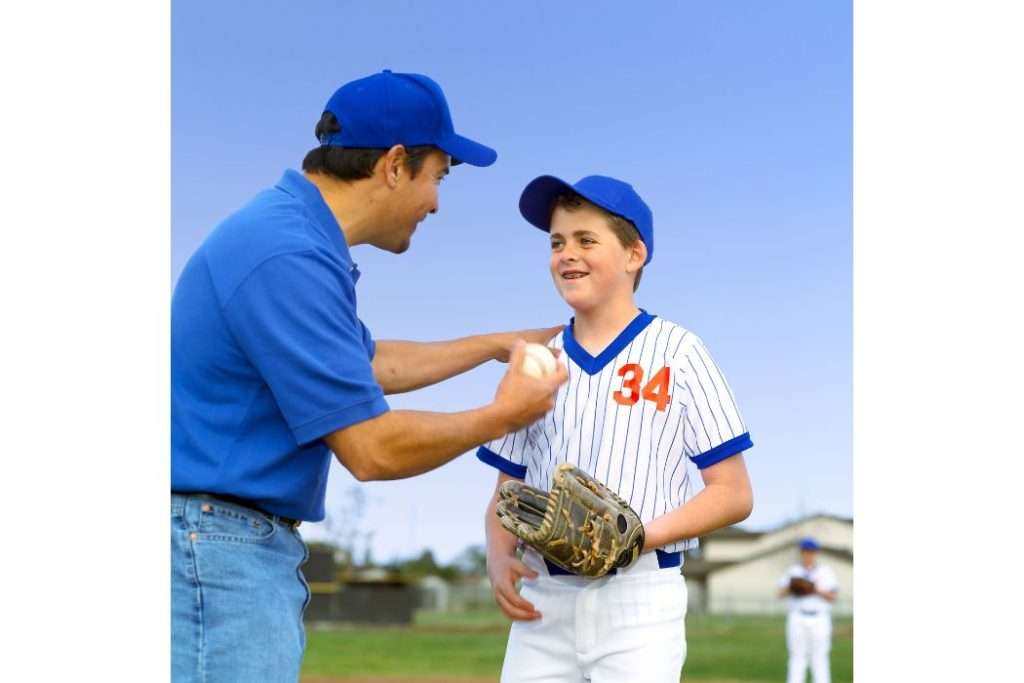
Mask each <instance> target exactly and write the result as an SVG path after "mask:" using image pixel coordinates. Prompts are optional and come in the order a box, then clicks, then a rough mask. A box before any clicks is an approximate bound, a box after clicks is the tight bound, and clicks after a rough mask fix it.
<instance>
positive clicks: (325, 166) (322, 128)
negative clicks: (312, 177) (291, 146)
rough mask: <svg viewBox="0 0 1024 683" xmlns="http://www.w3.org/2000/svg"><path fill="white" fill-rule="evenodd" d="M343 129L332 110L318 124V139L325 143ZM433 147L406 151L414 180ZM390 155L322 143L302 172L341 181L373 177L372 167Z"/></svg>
mask: <svg viewBox="0 0 1024 683" xmlns="http://www.w3.org/2000/svg"><path fill="white" fill-rule="evenodd" d="M340 130H341V124H339V123H338V119H337V118H336V117H335V116H334V114H332V113H331V112H329V111H325V112H324V114H323V116H321V117H320V121H319V122H318V123H317V124H316V139H317V140H320V141H323V140H324V139H325V138H326V137H327V136H328V135H329V134H331V133H337V132H338V131H340ZM433 149H437V148H436V147H434V146H433V145H418V146H415V147H406V148H405V166H406V168H408V169H409V175H410V176H411V177H413V178H415V177H416V175H417V174H418V173H419V172H420V169H422V168H423V160H424V159H426V158H427V155H428V154H429V153H430V151H431V150H433ZM386 153H387V150H386V149H380V148H356V147H340V146H338V145H325V144H321V145H320V146H319V147H317V148H315V149H311V150H310V151H309V153H307V154H306V158H305V159H303V160H302V170H303V171H306V172H307V173H322V174H324V175H329V176H333V177H335V178H337V179H338V180H362V179H363V178H369V177H371V176H372V175H373V167H374V166H376V164H377V161H378V160H379V159H380V158H381V157H382V156H384V155H385V154H386Z"/></svg>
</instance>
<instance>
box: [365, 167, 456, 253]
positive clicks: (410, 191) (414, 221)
mask: <svg viewBox="0 0 1024 683" xmlns="http://www.w3.org/2000/svg"><path fill="white" fill-rule="evenodd" d="M450 166H451V159H450V157H449V156H448V155H447V154H445V153H444V152H442V151H440V150H431V151H430V152H429V153H428V154H427V156H426V158H425V159H424V160H423V166H422V167H421V168H420V171H419V173H417V174H416V177H415V178H413V177H412V176H411V175H410V172H409V168H408V167H407V166H403V168H402V169H401V172H400V176H399V182H398V185H397V186H396V187H395V189H394V194H393V195H392V197H391V203H390V207H389V209H390V210H389V212H388V213H389V217H390V220H389V223H390V224H391V229H390V230H389V231H388V234H387V236H386V238H385V240H386V243H385V244H381V245H379V246H380V247H381V248H382V249H386V250H388V251H390V252H393V253H395V254H401V253H402V252H403V251H405V250H407V249H408V248H409V244H410V242H411V240H412V234H413V232H415V231H416V226H417V225H419V223H420V221H422V220H423V219H424V218H426V217H427V216H428V215H429V214H432V213H437V209H438V199H437V188H438V186H439V185H440V184H441V181H442V180H444V178H445V176H447V175H448V169H449V167H450Z"/></svg>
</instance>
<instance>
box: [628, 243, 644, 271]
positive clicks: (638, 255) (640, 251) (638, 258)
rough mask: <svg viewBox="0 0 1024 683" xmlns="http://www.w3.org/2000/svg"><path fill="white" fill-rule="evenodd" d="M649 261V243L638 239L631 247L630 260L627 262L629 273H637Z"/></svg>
mask: <svg viewBox="0 0 1024 683" xmlns="http://www.w3.org/2000/svg"><path fill="white" fill-rule="evenodd" d="M645 261H647V245H646V244H644V241H643V240H637V241H636V242H634V243H633V246H631V247H630V248H629V262H628V263H627V264H626V272H627V273H635V272H636V271H638V270H640V269H641V268H643V267H644V262H645Z"/></svg>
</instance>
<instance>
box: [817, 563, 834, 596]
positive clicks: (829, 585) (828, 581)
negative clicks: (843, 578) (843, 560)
mask: <svg viewBox="0 0 1024 683" xmlns="http://www.w3.org/2000/svg"><path fill="white" fill-rule="evenodd" d="M818 588H820V589H821V590H823V591H826V592H832V591H838V590H839V579H838V578H837V577H836V573H835V572H834V571H832V568H831V567H823V571H822V572H821V576H820V577H818Z"/></svg>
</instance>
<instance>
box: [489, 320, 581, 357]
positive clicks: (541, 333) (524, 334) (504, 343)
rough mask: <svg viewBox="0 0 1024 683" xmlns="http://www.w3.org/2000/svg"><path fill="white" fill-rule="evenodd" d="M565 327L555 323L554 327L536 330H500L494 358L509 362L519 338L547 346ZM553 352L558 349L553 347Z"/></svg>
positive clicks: (496, 336)
mask: <svg viewBox="0 0 1024 683" xmlns="http://www.w3.org/2000/svg"><path fill="white" fill-rule="evenodd" d="M564 328H565V325H555V326H554V327H539V328H537V329H534V330H519V331H518V332H499V333H498V334H495V335H494V337H495V339H496V340H497V342H498V347H497V349H496V350H495V352H494V360H496V361H500V362H502V363H507V362H508V359H509V357H510V356H511V355H512V348H513V347H514V346H515V343H516V340H517V339H522V340H523V341H525V342H527V343H530V342H533V343H535V344H543V345H545V346H547V343H548V342H549V341H551V339H552V338H553V337H554V336H555V335H556V334H558V333H559V332H561V331H562V330H563V329H564ZM551 351H552V353H556V349H551Z"/></svg>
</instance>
